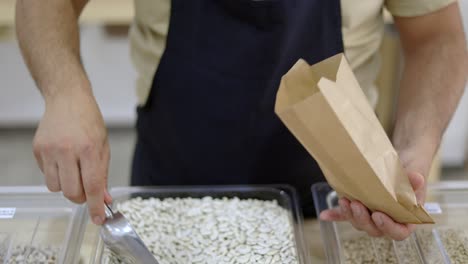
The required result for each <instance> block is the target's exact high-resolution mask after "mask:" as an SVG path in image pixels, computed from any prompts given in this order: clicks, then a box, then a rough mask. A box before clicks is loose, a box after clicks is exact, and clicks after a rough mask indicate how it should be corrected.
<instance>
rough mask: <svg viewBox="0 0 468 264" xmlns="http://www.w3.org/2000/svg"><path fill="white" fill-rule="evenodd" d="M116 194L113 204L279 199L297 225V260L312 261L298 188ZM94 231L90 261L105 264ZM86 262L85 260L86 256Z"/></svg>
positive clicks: (124, 190) (210, 188)
mask: <svg viewBox="0 0 468 264" xmlns="http://www.w3.org/2000/svg"><path fill="white" fill-rule="evenodd" d="M110 193H111V195H112V197H113V199H114V200H113V204H112V207H114V208H115V207H116V206H117V204H119V203H121V202H123V201H126V200H129V199H131V198H135V197H142V198H143V199H145V198H150V197H155V198H160V199H164V198H177V197H179V198H187V197H191V198H203V197H205V196H210V197H213V198H222V197H227V198H234V197H238V198H239V199H241V200H242V199H248V198H252V199H259V200H276V201H277V203H278V205H279V206H281V207H283V208H284V209H286V210H287V212H288V213H289V219H290V221H291V226H292V227H293V228H294V230H293V233H294V240H295V241H294V242H295V246H296V253H297V256H298V260H299V262H298V263H301V264H306V263H307V264H308V263H310V260H309V256H308V253H307V251H306V247H305V244H304V238H303V233H302V220H303V219H302V214H301V212H300V211H299V204H298V200H297V195H296V192H295V190H294V189H293V188H292V187H289V186H276V185H275V186H255V187H252V186H249V187H246V186H207V187H120V188H112V189H111V191H110ZM95 231H96V232H95V233H94V239H92V238H88V239H87V241H91V242H88V243H91V244H92V246H90V248H93V251H92V252H91V253H90V256H89V263H95V264H97V263H103V260H104V254H105V253H104V252H105V250H104V245H103V241H102V240H101V239H100V237H99V235H98V232H97V230H95ZM84 260H85V261H86V263H88V262H87V260H86V259H84Z"/></svg>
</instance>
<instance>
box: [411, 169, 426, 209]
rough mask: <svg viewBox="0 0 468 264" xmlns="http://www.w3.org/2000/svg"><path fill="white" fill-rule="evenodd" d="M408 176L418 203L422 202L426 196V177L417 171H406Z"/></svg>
mask: <svg viewBox="0 0 468 264" xmlns="http://www.w3.org/2000/svg"><path fill="white" fill-rule="evenodd" d="M408 178H409V181H410V183H411V186H412V187H413V190H414V192H415V193H416V199H417V200H418V203H420V204H423V203H424V200H425V196H426V179H425V178H424V176H423V175H422V174H421V173H418V172H410V173H408Z"/></svg>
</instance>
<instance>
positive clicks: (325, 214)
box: [320, 208, 347, 221]
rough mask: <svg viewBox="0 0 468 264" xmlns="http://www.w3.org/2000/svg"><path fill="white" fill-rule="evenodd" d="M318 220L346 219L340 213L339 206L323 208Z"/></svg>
mask: <svg viewBox="0 0 468 264" xmlns="http://www.w3.org/2000/svg"><path fill="white" fill-rule="evenodd" d="M320 220H322V221H345V220H347V219H346V218H345V217H344V215H343V214H342V213H341V210H340V208H333V209H328V210H324V211H322V212H321V213H320Z"/></svg>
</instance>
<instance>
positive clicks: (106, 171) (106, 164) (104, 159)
mask: <svg viewBox="0 0 468 264" xmlns="http://www.w3.org/2000/svg"><path fill="white" fill-rule="evenodd" d="M102 165H103V171H104V201H105V202H106V203H107V204H111V203H112V196H111V195H110V194H109V191H108V190H107V188H108V178H109V165H110V146H109V142H108V141H106V143H105V144H104V152H103V157H102Z"/></svg>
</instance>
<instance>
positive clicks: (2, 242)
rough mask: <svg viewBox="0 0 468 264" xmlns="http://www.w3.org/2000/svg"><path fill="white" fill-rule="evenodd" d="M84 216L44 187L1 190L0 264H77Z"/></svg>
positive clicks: (83, 208) (81, 209)
mask: <svg viewBox="0 0 468 264" xmlns="http://www.w3.org/2000/svg"><path fill="white" fill-rule="evenodd" d="M85 215H86V211H85V207H84V206H81V205H76V204H73V203H71V202H68V201H67V200H66V199H65V198H64V197H62V195H61V194H57V193H50V192H48V190H47V189H46V188H45V187H0V263H58V264H62V263H67V264H74V263H78V261H79V250H77V249H78V248H79V246H80V244H81V238H82V232H83V227H84V226H83V224H84V222H85V221H84V220H85Z"/></svg>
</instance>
